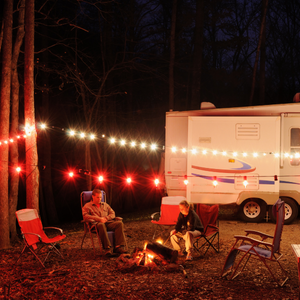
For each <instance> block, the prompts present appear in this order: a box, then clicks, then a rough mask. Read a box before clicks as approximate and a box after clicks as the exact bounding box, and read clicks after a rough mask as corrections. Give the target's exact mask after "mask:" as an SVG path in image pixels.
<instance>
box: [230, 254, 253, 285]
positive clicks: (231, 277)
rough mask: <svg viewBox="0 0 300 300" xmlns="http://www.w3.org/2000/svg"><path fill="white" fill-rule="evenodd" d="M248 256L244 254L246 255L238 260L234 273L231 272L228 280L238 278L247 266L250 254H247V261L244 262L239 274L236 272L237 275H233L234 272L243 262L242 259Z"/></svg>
mask: <svg viewBox="0 0 300 300" xmlns="http://www.w3.org/2000/svg"><path fill="white" fill-rule="evenodd" d="M248 254H249V253H248V252H246V253H245V254H244V255H243V256H242V257H241V259H240V260H239V262H238V263H237V265H236V267H235V269H234V271H233V272H232V274H231V276H230V278H229V279H230V280H233V279H234V278H236V277H238V276H239V275H240V274H241V273H242V271H243V270H244V269H245V267H246V264H247V262H248V260H249V258H250V256H251V254H249V257H248V259H247V260H246V262H245V264H244V266H243V267H242V270H241V271H240V272H238V273H237V274H236V275H235V273H236V271H237V270H238V267H239V266H240V264H241V262H242V261H243V259H244V258H245V257H246V256H247V255H248ZM232 267H233V266H232Z"/></svg>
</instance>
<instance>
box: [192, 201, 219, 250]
mask: <svg viewBox="0 0 300 300" xmlns="http://www.w3.org/2000/svg"><path fill="white" fill-rule="evenodd" d="M196 213H197V214H198V216H199V218H200V220H201V222H202V225H203V228H204V230H203V232H202V233H201V235H199V236H197V237H196V238H195V240H194V244H193V246H194V249H195V250H196V251H197V252H198V253H199V254H201V252H200V250H201V249H202V248H203V249H205V248H206V250H205V252H204V254H203V256H205V254H206V253H207V251H208V249H209V248H213V249H214V250H215V251H216V252H217V253H218V252H219V249H220V239H219V220H218V216H219V205H211V206H210V205H206V204H197V207H196ZM215 239H217V240H216V243H215V244H214V241H215Z"/></svg>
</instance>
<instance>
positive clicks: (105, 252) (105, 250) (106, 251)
mask: <svg viewBox="0 0 300 300" xmlns="http://www.w3.org/2000/svg"><path fill="white" fill-rule="evenodd" d="M104 255H105V256H111V255H112V254H111V250H110V248H108V249H104Z"/></svg>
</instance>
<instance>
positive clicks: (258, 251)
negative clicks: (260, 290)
mask: <svg viewBox="0 0 300 300" xmlns="http://www.w3.org/2000/svg"><path fill="white" fill-rule="evenodd" d="M284 210H285V208H284V202H283V201H281V199H280V198H279V199H278V200H277V202H276V203H275V204H274V206H273V215H276V220H277V221H276V227H275V233H274V237H273V236H270V235H268V234H264V233H261V232H259V231H254V230H246V236H239V235H236V236H235V239H236V241H235V243H234V245H233V247H232V248H231V250H230V252H229V254H228V256H227V258H226V261H225V264H224V267H223V270H222V277H225V276H226V275H228V274H230V272H231V275H230V277H229V279H234V278H235V277H237V276H238V275H239V274H240V273H241V272H242V271H243V270H244V268H245V267H246V264H247V262H248V261H249V259H250V258H251V257H253V258H256V259H259V260H261V261H262V262H263V263H264V265H265V266H266V268H267V269H268V270H269V272H270V273H271V275H272V277H273V278H274V280H275V281H276V283H277V284H278V285H280V286H283V285H284V284H285V282H286V281H287V280H288V276H287V273H286V271H285V270H284V269H283V267H282V265H281V264H280V262H279V259H280V258H281V257H282V256H283V254H281V253H280V249H279V248H280V241H281V234H282V229H283V224H284ZM249 234H254V235H257V236H260V238H261V240H257V239H254V238H251V237H249V236H248V235H249ZM268 238H270V239H273V240H272V242H269V243H268V242H266V239H268ZM240 252H241V253H242V257H241V259H240V260H239V261H238V263H237V264H236V265H235V264H234V263H235V259H236V257H237V255H238V254H239V253H240ZM244 258H246V262H245V264H244V265H243V266H242V267H241V271H240V272H238V273H237V274H236V272H237V270H238V268H239V266H240V264H241V262H242V260H243V259H244ZM267 261H270V262H276V263H278V265H279V266H280V268H281V270H282V271H283V273H284V274H285V276H286V278H285V279H284V280H283V282H282V283H281V284H280V283H279V280H277V279H276V277H275V275H274V273H273V272H272V270H271V269H270V267H269V266H268V265H267ZM224 272H225V273H224Z"/></svg>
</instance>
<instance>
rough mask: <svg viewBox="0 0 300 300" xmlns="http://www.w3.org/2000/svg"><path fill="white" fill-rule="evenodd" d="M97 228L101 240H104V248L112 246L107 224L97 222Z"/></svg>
mask: <svg viewBox="0 0 300 300" xmlns="http://www.w3.org/2000/svg"><path fill="white" fill-rule="evenodd" d="M97 230H98V235H99V237H100V240H101V242H102V245H103V248H104V249H105V250H107V249H109V248H111V244H110V241H109V238H108V235H107V230H106V226H105V224H104V223H100V222H99V223H97Z"/></svg>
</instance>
